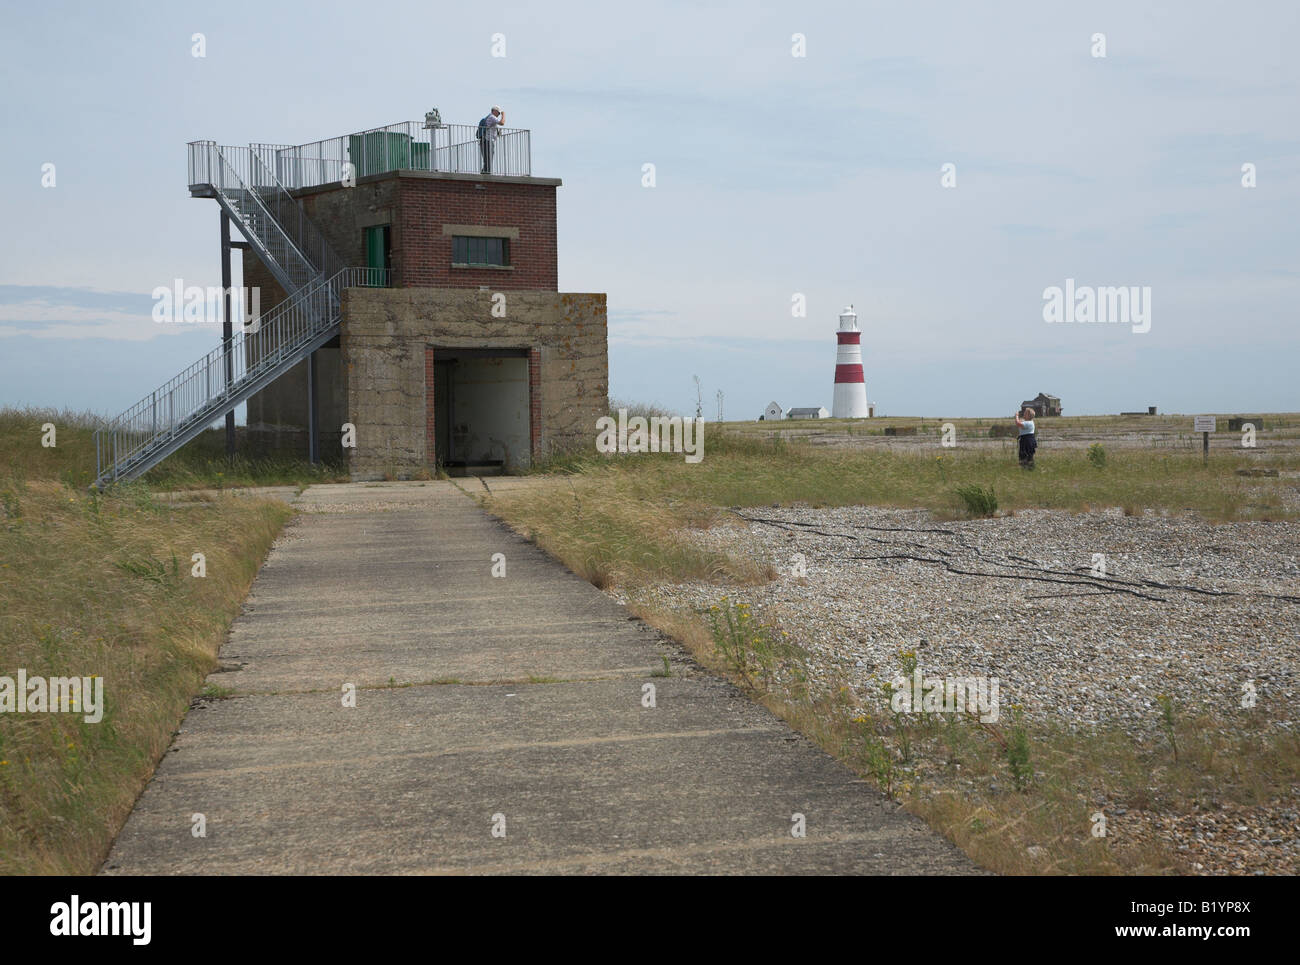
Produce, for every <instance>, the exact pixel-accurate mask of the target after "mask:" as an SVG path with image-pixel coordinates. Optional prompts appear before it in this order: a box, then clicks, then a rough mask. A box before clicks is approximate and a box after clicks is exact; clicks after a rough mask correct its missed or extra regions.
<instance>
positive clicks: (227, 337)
mask: <svg viewBox="0 0 1300 965" xmlns="http://www.w3.org/2000/svg"><path fill="white" fill-rule="evenodd" d="M230 285H231V281H230V215H228V214H226V211H225V209H224V208H223V209H222V210H221V290H222V292H223V293H224V294H223V296H222V316H221V319H222V320H221V344H222V346H223V347H224V348H225V350H226V351H225V356H226V388H227V390H229V388H230V383H231V382H233V381H234V378H235V373H234V357H233V355H232V352H231V349H232V347H233V345H234V339H235V329H234V324H233V322H232V321H231V318H230ZM234 458H235V410H234V409H231V410H230V411H229V412H227V413H226V459H227V460H233V459H234Z"/></svg>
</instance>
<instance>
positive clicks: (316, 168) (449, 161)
mask: <svg viewBox="0 0 1300 965" xmlns="http://www.w3.org/2000/svg"><path fill="white" fill-rule="evenodd" d="M529 134H530V132H529V131H526V130H522V129H518V128H510V127H502V128H497V129H496V136H495V137H492V136H488V137H485V138H483V139H480V138H479V137H478V127H477V126H476V125H472V124H444V125H442V126H440V127H436V128H428V127H425V126H424V124H423V123H422V122H419V121H402V122H401V123H398V124H389V125H388V126H387V127H377V128H374V129H373V130H369V131H359V132H357V133H356V134H345V135H343V136H342V137H332V138H329V139H328V140H325V141H313V142H312V143H310V144H299V145H296V146H287V145H279V144H255V145H253V149H254V151H255V152H256V153H257V154H258V155H259V156H260V157H261V158H262V159H263V160H264V161H265V162H266V163H267V164H268V165H272V166H273V173H274V174H275V177H276V179H277V180H278V181H279V182H280V183H281V184H282V185H284V186H285V187H286V188H290V189H294V188H310V187H314V186H315V185H318V184H333V183H336V182H339V181H344V180H346V179H348V178H349V177H350V178H351V179H356V178H363V177H365V176H367V175H370V174H383V173H385V172H388V171H437V172H442V173H447V174H480V175H482V174H489V175H498V176H522V177H529V176H531V175H532V150H531V145H530V138H529Z"/></svg>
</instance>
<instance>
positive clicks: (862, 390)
mask: <svg viewBox="0 0 1300 965" xmlns="http://www.w3.org/2000/svg"><path fill="white" fill-rule="evenodd" d="M835 334H836V338H837V340H838V341H839V348H838V349H837V350H836V353H835V401H834V402H832V403H831V418H832V419H865V418H867V417H868V416H869V415H870V414H871V413H870V412H869V411H868V409H867V383H866V381H865V380H864V379H863V377H862V331H861V330H860V329H859V328H858V316H857V313H856V312H854V311H853V306H852V305H850V306H849V307H848V308H846V309H844V311H842V312H840V329H839V331H838V332H836V333H835Z"/></svg>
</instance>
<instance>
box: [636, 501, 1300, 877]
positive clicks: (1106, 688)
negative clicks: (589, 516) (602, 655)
mask: <svg viewBox="0 0 1300 965" xmlns="http://www.w3.org/2000/svg"><path fill="white" fill-rule="evenodd" d="M740 512H743V516H744V517H748V519H742V518H740V516H739V515H737V517H736V518H735V519H734V522H733V524H732V525H727V526H718V527H714V528H713V529H710V530H707V531H699V532H697V533H695V534H694V536H693V538H694V539H697V540H698V541H699V542H700V544H701V545H704V546H708V547H711V548H714V549H720V550H725V551H727V552H730V553H733V554H749V555H752V556H753V557H755V558H757V559H759V560H761V561H764V562H767V563H770V564H771V565H772V566H773V567H774V568H775V569H776V570H777V571H778V572H779V573H780V574H781V575H780V576H779V577H778V578H777V579H775V580H773V581H772V582H771V583H769V584H767V585H765V586H758V587H748V588H745V589H744V590H743V591H739V592H736V593H734V594H733V595H735V596H738V597H742V598H743V599H744V600H746V601H747V602H749V603H750V604H751V606H752V608H753V611H754V613H755V615H756V617H757V618H758V619H759V620H760V621H763V622H769V623H772V624H774V625H776V626H779V627H780V628H782V629H784V630H786V631H788V632H789V633H790V635H791V637H792V638H794V639H796V640H797V641H798V642H799V643H801V644H802V645H803V646H805V647H806V648H807V650H808V652H809V656H810V673H811V676H812V678H813V679H814V680H816V681H820V682H823V683H825V682H829V681H830V680H832V679H834V678H836V677H839V678H842V679H843V680H845V681H846V682H848V683H850V684H851V685H852V686H853V687H854V690H855V691H856V692H857V693H865V692H868V691H870V690H876V689H877V688H878V687H879V686H880V684H881V682H882V681H884V680H889V679H892V678H894V676H895V675H896V674H898V673H899V672H900V670H901V657H900V654H901V653H902V652H904V651H912V652H915V653H916V654H917V657H918V660H919V663H920V668H921V670H923V671H924V673H925V675H926V676H935V677H947V676H983V677H990V678H993V677H995V678H997V679H998V681H999V688H1000V692H999V698H1000V706H1001V708H1002V712H1003V713H1004V714H1005V713H1006V708H1008V707H1010V706H1012V705H1016V704H1019V705H1021V706H1022V707H1023V708H1024V711H1025V713H1026V715H1028V716H1031V717H1034V716H1037V717H1040V718H1056V719H1057V720H1060V721H1062V722H1064V723H1066V724H1067V725H1069V726H1071V727H1076V728H1079V727H1082V728H1085V729H1086V728H1088V727H1090V726H1091V725H1095V724H1113V725H1118V726H1120V727H1122V728H1123V729H1124V730H1126V731H1127V732H1129V733H1130V734H1132V735H1134V736H1135V737H1136V738H1137V739H1139V740H1144V741H1147V740H1161V741H1163V740H1164V738H1163V737H1162V736H1161V734H1160V708H1159V704H1158V702H1157V700H1156V696H1157V695H1169V696H1171V697H1172V698H1173V699H1174V700H1175V701H1176V703H1177V706H1179V707H1180V708H1181V709H1180V710H1179V713H1180V715H1186V714H1190V713H1192V712H1193V711H1195V710H1199V709H1204V710H1206V711H1208V712H1210V713H1212V714H1214V715H1215V716H1216V717H1218V718H1221V719H1222V718H1226V717H1228V716H1231V715H1235V714H1239V713H1242V712H1245V711H1243V710H1242V699H1243V696H1244V694H1245V693H1246V690H1244V689H1243V688H1245V686H1246V685H1247V684H1248V683H1249V684H1250V685H1251V686H1253V688H1254V692H1255V694H1256V695H1257V705H1258V706H1259V707H1260V708H1263V707H1267V708H1268V710H1269V712H1270V714H1271V715H1272V716H1273V718H1274V719H1275V720H1276V721H1277V725H1278V726H1283V727H1292V726H1294V725H1295V723H1296V721H1297V715H1296V713H1295V706H1296V702H1297V697H1298V696H1300V524H1296V523H1265V522H1248V523H1230V524H1222V525H1217V526H1214V525H1210V524H1208V523H1205V522H1203V521H1200V520H1198V519H1196V518H1194V517H1186V516H1184V517H1163V516H1159V515H1155V514H1152V513H1150V512H1148V513H1147V514H1146V515H1144V516H1141V517H1125V516H1124V515H1123V514H1122V512H1121V511H1120V510H1118V509H1116V510H1114V511H1110V512H1093V513H1086V514H1079V515H1072V514H1069V513H1064V512H1057V511H1045V510H1025V511H1020V512H1018V513H1016V515H1015V516H1009V517H1000V518H997V519H985V520H970V521H958V522H939V521H935V520H934V519H932V518H931V516H930V514H929V513H927V512H924V511H915V510H893V509H878V508H868V507H849V508H840V509H818V510H813V509H808V508H797V507H796V508H788V507H783V508H779V509H778V508H770V509H761V510H760V509H747V510H743V511H740ZM1093 554H1103V555H1104V557H1105V560H1104V562H1105V576H1104V577H1101V576H1097V575H1094V573H1093V566H1094V563H1095V562H1097V561H1096V560H1095V559H1094V555H1093ZM801 558H802V564H803V569H804V572H805V573H806V576H803V577H800V576H798V575H796V574H797V572H798V568H799V563H800V561H801ZM642 592H643V593H644V594H645V595H646V596H648V597H649V598H650V599H648V600H647V601H646V602H650V603H654V604H658V605H661V606H668V607H670V608H680V609H693V608H697V607H708V606H710V605H713V604H715V603H717V602H718V599H719V597H720V596H721V595H722V594H723V593H725V592H726V591H725V590H721V589H719V588H718V587H716V586H711V585H707V584H677V585H663V586H659V587H655V588H653V589H650V590H647V591H642ZM638 595H640V594H638ZM1102 803H1103V802H1098V804H1099V805H1100V804H1102ZM1298 805H1300V787H1294V788H1292V793H1291V795H1290V798H1289V800H1282V801H1278V802H1275V803H1273V804H1270V805H1264V806H1260V807H1254V808H1249V809H1243V808H1236V809H1234V806H1226V807H1225V809H1223V810H1219V811H1214V812H1209V813H1206V812H1199V811H1198V812H1194V813H1192V814H1188V815H1176V814H1168V813H1157V812H1151V811H1138V810H1125V809H1124V808H1122V807H1119V808H1117V810H1116V811H1114V812H1111V810H1110V808H1109V807H1105V808H1104V809H1105V810H1106V811H1107V813H1108V814H1110V815H1111V820H1112V821H1113V822H1115V823H1114V824H1112V833H1113V835H1121V836H1122V837H1123V838H1125V839H1127V840H1128V842H1129V843H1131V842H1133V841H1135V840H1139V839H1143V838H1159V839H1162V840H1164V841H1166V842H1167V843H1169V845H1170V847H1171V848H1173V849H1175V850H1176V851H1177V852H1178V853H1179V855H1180V856H1181V857H1182V858H1184V859H1185V861H1186V867H1187V869H1188V870H1189V871H1191V872H1193V873H1197V874H1250V873H1255V874H1259V873H1274V874H1276V873H1290V874H1295V873H1297V872H1300V835H1297V832H1298V831H1300V819H1297V816H1296V813H1297V806H1298ZM1242 829H1245V830H1242ZM1112 840H1114V838H1112Z"/></svg>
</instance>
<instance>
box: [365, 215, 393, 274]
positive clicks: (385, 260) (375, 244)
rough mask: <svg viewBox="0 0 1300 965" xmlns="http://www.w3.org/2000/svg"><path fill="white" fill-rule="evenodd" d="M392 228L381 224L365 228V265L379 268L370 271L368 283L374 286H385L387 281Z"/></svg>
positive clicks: (389, 266)
mask: <svg viewBox="0 0 1300 965" xmlns="http://www.w3.org/2000/svg"><path fill="white" fill-rule="evenodd" d="M391 238H392V228H391V226H390V225H386V224H381V225H374V226H373V227H370V228H366V229H365V246H366V267H367V268H375V269H379V270H377V271H375V272H373V273H372V275H371V279H370V284H371V285H372V286H373V287H376V288H383V287H386V286H387V285H388V283H389V275H388V274H387V272H388V269H389V268H391V267H392V265H391V264H390V262H389V259H390V257H391V255H392V246H391Z"/></svg>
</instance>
